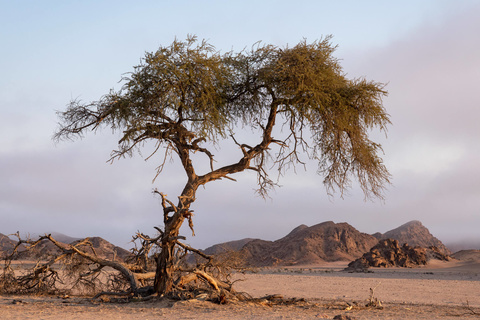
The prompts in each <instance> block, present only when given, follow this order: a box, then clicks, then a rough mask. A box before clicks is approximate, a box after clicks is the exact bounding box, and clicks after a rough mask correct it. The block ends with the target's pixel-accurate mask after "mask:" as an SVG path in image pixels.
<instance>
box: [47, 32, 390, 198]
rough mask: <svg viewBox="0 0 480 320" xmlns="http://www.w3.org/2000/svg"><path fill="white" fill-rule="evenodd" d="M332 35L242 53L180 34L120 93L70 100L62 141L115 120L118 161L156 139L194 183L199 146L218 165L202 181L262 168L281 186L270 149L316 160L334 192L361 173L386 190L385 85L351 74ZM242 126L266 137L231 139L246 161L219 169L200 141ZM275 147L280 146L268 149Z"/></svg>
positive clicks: (280, 157) (263, 185) (370, 192)
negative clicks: (378, 138) (380, 139)
mask: <svg viewBox="0 0 480 320" xmlns="http://www.w3.org/2000/svg"><path fill="white" fill-rule="evenodd" d="M330 40H331V39H330V37H327V38H324V39H322V40H319V41H316V42H313V43H311V44H308V43H307V42H306V41H302V42H300V43H299V44H297V45H296V46H294V47H291V48H290V47H286V48H280V47H277V46H273V45H261V44H257V45H254V46H253V47H252V49H251V50H244V51H242V52H240V53H237V54H234V53H232V52H228V53H224V54H222V53H220V52H219V51H217V50H216V49H215V48H214V47H213V46H211V45H210V44H208V43H207V42H206V41H201V42H199V41H197V39H196V37H188V38H187V39H186V40H185V41H178V40H175V41H174V42H173V43H172V44H171V45H170V46H167V47H160V48H159V49H158V50H157V51H156V52H153V53H147V54H146V55H145V57H144V58H143V60H142V62H141V64H140V65H139V66H136V67H135V68H134V71H133V72H131V73H129V74H127V75H126V76H125V77H124V78H123V80H124V86H123V88H122V90H121V91H120V92H110V93H109V94H107V95H106V96H104V97H103V98H102V99H100V100H99V101H95V102H92V103H89V104H83V103H81V102H79V101H72V102H71V103H70V105H69V106H68V108H67V110H66V111H65V112H60V113H59V116H60V119H61V121H60V128H59V130H58V132H57V133H56V135H55V138H56V139H62V138H72V137H74V136H76V135H82V134H83V132H84V131H85V129H87V128H93V129H95V130H96V129H98V128H100V127H101V126H109V127H111V128H112V129H113V130H114V131H120V132H121V134H122V138H121V140H120V141H119V149H118V150H117V151H116V152H115V153H114V155H113V157H114V158H115V157H121V156H124V155H127V154H128V155H130V154H131V151H132V150H133V149H135V148H137V147H138V148H140V147H141V146H142V143H143V142H144V141H146V140H153V141H155V142H156V143H157V146H158V149H157V150H164V151H165V152H166V153H169V152H171V151H173V152H175V153H177V154H178V156H179V158H180V160H181V161H182V164H183V166H184V168H185V170H186V173H187V175H188V177H189V179H190V181H196V180H195V179H196V178H197V176H196V174H195V171H194V167H193V164H192V163H191V159H190V154H191V153H193V152H197V151H199V152H202V153H204V154H205V155H207V156H208V157H209V158H210V161H211V164H212V165H211V172H210V175H205V176H204V177H205V179H204V180H199V181H197V182H198V184H199V185H200V184H205V183H206V182H209V181H212V180H216V179H220V178H222V177H227V175H231V174H233V173H237V172H241V171H243V170H246V169H249V170H250V169H251V170H255V171H257V172H258V175H259V182H258V183H259V187H260V189H261V191H262V192H261V193H262V194H264V192H266V190H267V189H268V187H269V186H271V185H272V184H273V183H272V182H271V181H270V180H269V179H268V174H267V172H266V169H267V166H266V159H267V156H268V155H270V156H271V157H272V159H273V164H274V165H276V166H277V168H278V169H279V170H283V169H285V168H288V167H289V165H290V164H295V163H302V161H301V160H300V157H299V155H300V154H301V153H306V154H307V155H308V156H309V157H311V158H312V159H315V160H317V162H318V164H319V170H318V172H319V173H320V174H321V175H322V176H323V177H324V183H325V185H326V187H327V189H328V191H329V192H333V191H335V190H336V189H338V190H340V192H342V193H343V191H344V190H345V188H348V187H350V185H351V180H350V179H351V176H355V177H357V179H358V181H359V183H360V185H361V187H362V189H363V191H364V193H365V195H366V196H367V197H370V196H374V197H382V191H383V188H384V186H385V184H388V181H389V173H388V171H387V169H386V168H385V166H384V165H383V162H382V159H381V158H380V157H379V155H378V154H379V153H380V152H382V149H381V146H380V145H379V144H377V143H375V142H373V141H371V140H370V139H369V137H368V134H369V133H370V132H371V130H372V129H374V128H379V129H380V130H381V131H386V127H387V126H388V125H389V124H390V120H389V116H388V114H387V113H386V111H385V109H384V107H383V105H382V97H383V96H385V95H386V91H385V90H384V85H383V84H381V83H376V82H372V81H367V80H365V79H347V77H346V76H345V74H344V73H343V71H342V68H341V66H340V64H339V62H338V60H337V59H336V58H334V57H333V53H334V51H335V47H334V46H332V45H331V43H330ZM277 122H281V123H282V125H283V128H286V130H285V131H286V132H287V134H286V136H285V137H283V138H281V139H280V140H278V139H275V138H274V137H273V130H272V129H273V127H275V126H276V125H277ZM277 126H278V125H277ZM241 127H251V128H253V129H255V130H257V132H258V133H259V138H260V142H259V143H258V144H257V145H256V146H248V145H245V144H242V143H239V142H237V141H236V140H235V139H232V140H233V141H234V142H235V143H236V144H237V145H238V146H239V148H240V149H241V150H242V152H243V158H242V159H240V161H239V162H238V163H233V164H230V165H227V166H224V167H221V168H218V169H214V168H213V155H212V154H211V153H210V151H209V150H208V149H207V148H202V147H200V146H199V144H200V143H204V142H209V143H216V142H218V140H219V139H227V138H229V134H230V133H231V132H234V131H235V130H237V129H239V128H241ZM232 137H233V136H232ZM274 144H277V145H278V148H277V149H276V151H275V153H273V154H269V152H270V151H269V150H271V149H272V147H273V145H274ZM161 146H163V147H164V148H163V149H162V148H160V147H161ZM250 160H254V161H256V162H255V165H254V166H252V165H250ZM161 168H163V165H162V166H161Z"/></svg>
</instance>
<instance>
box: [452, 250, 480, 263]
mask: <svg viewBox="0 0 480 320" xmlns="http://www.w3.org/2000/svg"><path fill="white" fill-rule="evenodd" d="M452 257H454V258H455V259H458V260H462V261H475V262H480V250H461V251H458V252H455V253H454V254H453V255H452Z"/></svg>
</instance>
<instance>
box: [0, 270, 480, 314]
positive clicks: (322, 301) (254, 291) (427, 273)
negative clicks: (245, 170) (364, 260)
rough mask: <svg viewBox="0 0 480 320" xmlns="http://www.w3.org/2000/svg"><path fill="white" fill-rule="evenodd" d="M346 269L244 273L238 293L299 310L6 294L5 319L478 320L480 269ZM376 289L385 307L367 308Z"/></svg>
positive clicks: (0, 302)
mask: <svg viewBox="0 0 480 320" xmlns="http://www.w3.org/2000/svg"><path fill="white" fill-rule="evenodd" d="M343 267H345V264H344V263H333V264H325V265H321V266H306V267H303V268H300V267H295V268H271V269H263V270H259V271H258V272H257V273H248V274H244V275H243V274H239V275H237V276H236V277H237V279H239V280H241V281H239V282H237V283H236V286H235V288H236V289H237V291H244V292H247V293H249V294H250V295H252V296H254V297H263V296H265V295H270V294H281V295H283V296H284V297H285V298H297V299H300V298H304V299H305V300H306V301H300V302H298V303H296V304H294V305H273V306H271V305H269V304H268V303H266V301H265V303H257V304H254V303H245V302H242V303H229V304H227V305H216V304H213V303H210V302H205V301H199V300H192V301H182V302H176V303H174V302H172V301H165V300H162V301H149V302H137V303H128V304H119V303H99V302H92V301H90V300H88V299H85V298H78V297H75V298H68V299H62V298H51V297H50V298H49V297H31V296H28V297H25V296H0V319H45V320H46V319H55V320H57V319H59V317H62V318H63V319H133V318H135V319H167V318H168V319H333V318H334V317H335V316H336V315H344V316H350V317H351V318H352V319H480V294H479V293H480V263H479V262H478V261H468V262H458V261H454V262H437V263H435V264H431V265H429V266H428V267H425V268H416V269H397V268H394V269H373V273H361V274H358V273H345V272H342V271H341V270H342V269H343ZM370 288H374V297H375V298H377V299H378V300H380V301H381V302H382V306H383V308H382V309H375V308H365V307H364V305H365V303H366V302H367V300H368V299H369V297H370Z"/></svg>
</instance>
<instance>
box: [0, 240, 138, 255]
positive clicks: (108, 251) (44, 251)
mask: <svg viewBox="0 0 480 320" xmlns="http://www.w3.org/2000/svg"><path fill="white" fill-rule="evenodd" d="M51 235H52V237H53V238H54V239H55V240H57V241H58V242H61V243H63V244H65V245H68V244H70V243H72V244H76V243H78V242H79V241H81V240H83V239H78V238H73V237H70V236H67V235H64V234H61V233H51ZM35 238H36V237H35ZM35 238H32V240H34V239H35ZM89 240H90V243H91V244H92V246H88V245H84V246H82V247H81V249H83V250H84V251H86V252H87V253H90V254H96V255H97V256H99V257H101V258H104V259H116V260H121V261H124V260H125V258H127V257H128V256H129V255H130V252H129V251H127V250H125V249H123V248H121V247H118V246H115V245H113V244H112V243H110V242H108V241H107V240H105V239H103V238H100V237H90V238H89ZM69 242H70V243H69ZM16 243H17V242H16V241H14V240H12V239H10V238H8V237H7V236H5V235H3V234H1V233H0V251H2V252H1V255H2V256H5V255H8V254H9V253H10V252H11V251H12V249H13V248H14V246H15V244H16ZM20 252H21V254H19V256H18V259H20V260H27V259H38V258H41V257H48V256H52V255H56V254H58V253H60V249H58V248H57V246H55V245H54V244H53V243H52V242H50V241H48V240H43V241H41V242H40V243H39V244H37V245H36V247H35V250H34V251H31V252H25V249H24V248H22V250H20Z"/></svg>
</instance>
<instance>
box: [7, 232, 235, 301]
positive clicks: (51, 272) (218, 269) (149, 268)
mask: <svg viewBox="0 0 480 320" xmlns="http://www.w3.org/2000/svg"><path fill="white" fill-rule="evenodd" d="M158 231H160V230H158ZM160 234H161V233H160ZM13 236H15V237H16V238H18V241H17V243H16V245H15V246H14V248H13V250H12V251H11V252H9V253H8V254H7V255H6V256H4V257H3V258H2V259H3V263H4V265H3V270H2V272H1V274H0V293H2V294H56V295H58V294H62V295H67V294H68V295H89V296H92V297H94V298H100V297H102V296H119V297H120V296H121V297H127V298H135V299H139V298H140V299H142V298H145V297H149V296H152V295H154V289H153V281H154V278H155V268H156V259H157V257H158V255H159V252H160V250H161V247H160V244H159V240H160V239H161V236H160V235H159V236H157V237H149V236H147V235H144V234H142V233H137V234H136V235H135V236H134V237H133V240H132V242H133V243H134V244H135V247H134V248H133V249H132V250H131V255H130V256H129V257H127V258H126V259H125V260H121V259H106V258H105V257H103V256H102V255H100V254H97V251H96V250H95V247H94V246H93V245H92V243H91V241H90V239H89V238H86V239H83V240H81V241H77V242H74V243H72V244H65V243H62V242H59V241H57V240H56V239H55V238H53V237H52V236H51V235H50V234H46V235H43V236H40V237H38V239H36V240H31V239H22V238H21V237H20V235H19V234H18V233H17V234H15V235H13ZM182 238H183V237H179V239H177V241H176V245H177V246H176V249H175V259H174V260H173V261H174V270H175V282H174V290H173V291H172V292H170V293H169V294H168V297H169V298H174V299H182V300H183V299H191V298H197V297H199V296H200V297H202V298H203V299H205V300H211V301H215V302H218V303H226V302H227V301H229V300H232V299H235V300H236V299H238V298H240V299H242V298H243V297H244V296H243V295H241V294H239V293H236V292H235V291H234V290H233V289H232V285H233V281H232V280H231V278H230V270H231V269H230V268H228V267H227V263H226V261H225V260H224V261H217V260H215V259H213V257H211V256H208V255H205V254H204V253H203V252H201V251H199V250H196V249H194V248H192V247H190V246H188V245H186V244H184V243H182V242H180V241H179V240H181V239H182ZM46 244H49V245H50V246H51V245H53V246H54V248H55V250H48V251H46V250H44V248H45V246H46ZM192 256H196V257H198V258H192ZM187 258H189V259H187ZM187 260H190V263H189V262H188V261H187Z"/></svg>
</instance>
